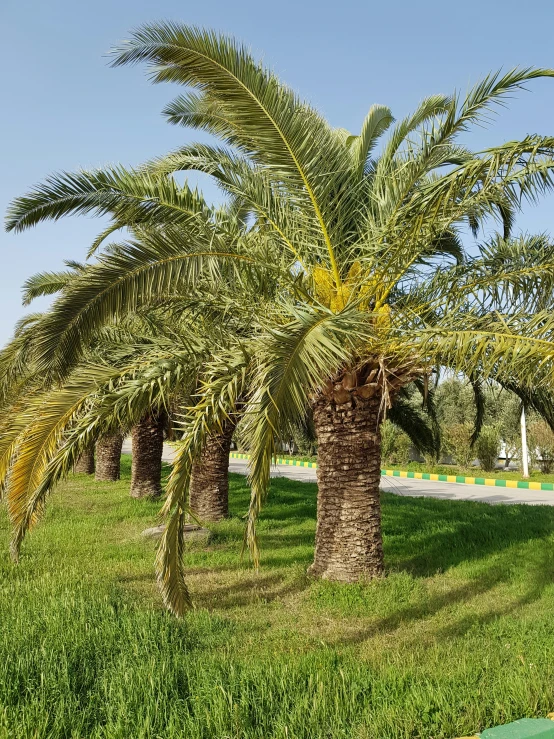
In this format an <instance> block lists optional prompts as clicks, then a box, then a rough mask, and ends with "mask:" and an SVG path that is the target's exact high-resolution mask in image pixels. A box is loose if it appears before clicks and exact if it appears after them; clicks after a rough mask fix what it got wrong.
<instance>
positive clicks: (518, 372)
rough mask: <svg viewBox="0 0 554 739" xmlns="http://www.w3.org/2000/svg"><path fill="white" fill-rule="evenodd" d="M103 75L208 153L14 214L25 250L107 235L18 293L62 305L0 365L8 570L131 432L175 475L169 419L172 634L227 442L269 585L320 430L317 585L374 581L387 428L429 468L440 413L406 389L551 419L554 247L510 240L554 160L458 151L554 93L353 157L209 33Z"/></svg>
mask: <svg viewBox="0 0 554 739" xmlns="http://www.w3.org/2000/svg"><path fill="white" fill-rule="evenodd" d="M113 60H114V65H122V64H133V63H145V64H146V65H147V66H148V69H149V74H150V76H151V78H152V79H153V81H154V82H173V83H177V84H180V85H183V86H184V88H185V91H184V93H183V94H182V95H180V96H178V97H177V98H176V99H175V100H174V101H173V102H171V103H170V104H169V105H168V106H167V107H166V109H165V111H164V114H165V115H166V117H167V119H168V121H169V122H171V123H173V124H176V125H183V126H185V127H187V128H188V129H193V130H200V131H203V132H208V133H209V134H211V136H212V137H213V138H214V139H215V141H216V143H213V144H205V143H202V144H201V143H198V144H187V145H185V146H183V147H182V148H180V149H179V150H177V151H175V152H172V153H170V154H169V155H165V156H162V157H160V158H159V159H156V160H154V161H149V162H147V163H145V164H143V165H141V166H140V167H138V168H134V169H126V168H123V167H112V168H106V169H102V170H94V171H79V172H77V173H61V174H58V175H54V176H51V177H49V178H48V179H47V180H45V181H44V182H43V183H42V184H40V185H39V186H37V187H36V188H34V189H33V190H32V191H30V192H29V193H28V194H27V195H25V196H23V197H20V198H17V199H16V200H15V201H14V202H13V203H12V205H11V207H10V210H9V213H8V217H7V227H8V229H10V230H13V231H21V230H23V229H25V228H29V227H31V226H34V225H36V224H38V223H40V222H41V221H44V220H47V219H54V220H55V219H58V218H60V217H62V216H65V215H69V214H91V213H92V214H96V215H101V216H106V215H108V216H109V217H110V222H109V225H108V227H107V228H105V229H104V230H103V231H102V233H101V234H100V235H99V237H98V238H97V239H96V240H95V242H94V244H93V245H92V246H91V250H90V255H89V256H90V257H94V259H93V261H90V262H89V263H88V264H87V265H86V266H83V265H80V266H78V267H77V268H74V269H70V270H69V273H66V274H65V275H41V276H38V277H37V278H35V282H34V283H32V284H31V285H30V286H28V288H27V290H28V297H29V298H32V297H33V296H34V295H35V294H45V293H46V292H50V293H51V294H52V293H57V297H56V298H55V300H54V302H53V304H52V307H51V308H50V309H49V310H48V311H47V312H46V313H44V314H41V315H36V316H34V317H31V318H30V319H29V320H27V321H26V322H24V323H23V324H22V325H21V326H19V327H18V329H17V331H16V335H15V338H14V340H13V341H12V342H11V344H10V345H9V346H8V347H7V348H6V349H5V350H4V352H3V354H2V357H1V358H0V359H1V362H0V364H1V367H0V371H1V375H0V379H1V383H0V384H1V392H2V398H1V400H2V403H3V406H4V417H3V421H2V425H3V428H2V438H1V440H0V477H1V479H2V480H3V482H4V488H5V494H6V499H7V504H8V509H9V511H10V517H11V520H12V524H13V527H14V550H17V549H18V548H19V546H20V544H21V541H22V539H23V537H24V535H25V532H26V531H27V530H28V529H29V528H30V527H31V526H32V525H33V524H34V523H35V522H36V520H38V517H39V516H40V513H41V511H42V509H43V507H44V503H45V500H46V497H47V495H48V493H49V492H50V490H51V489H52V487H53V486H54V485H55V483H56V482H57V481H58V480H59V479H60V478H62V477H63V476H64V475H66V474H67V473H68V472H69V471H70V470H71V469H73V467H74V465H75V463H76V462H77V460H78V459H79V458H80V456H81V455H82V454H83V452H85V451H86V450H87V449H90V448H91V446H92V444H93V443H95V442H97V441H98V440H99V439H100V438H105V437H107V436H113V435H116V434H118V433H120V431H121V429H130V428H133V429H134V431H133V442H134V443H135V441H136V444H137V445H138V444H139V443H140V442H139V438H140V437H141V435H142V434H150V436H149V437H148V438H149V440H150V441H151V442H152V446H153V447H156V454H157V455H159V449H161V446H160V445H161V440H162V437H161V435H159V434H158V436H156V433H157V432H156V431H155V429H159V428H161V419H162V417H163V420H164V423H166V422H167V418H170V419H171V420H172V423H173V425H174V427H175V428H174V434H175V435H176V436H177V437H178V438H179V442H178V454H177V458H176V460H175V463H174V465H173V469H172V472H171V475H170V479H169V482H168V486H167V491H166V497H165V500H164V504H163V513H164V514H165V516H166V518H167V526H166V529H165V533H164V536H163V538H162V540H161V543H160V547H159V550H158V554H157V565H156V566H157V574H158V579H159V582H160V585H161V588H162V593H163V597H164V600H165V602H166V604H167V606H168V607H169V608H170V609H171V610H172V611H173V612H174V613H176V614H181V613H183V611H184V610H185V609H186V608H187V606H188V605H189V604H190V595H189V592H188V589H187V586H186V582H185V578H184V573H183V561H182V560H183V550H184V543H183V527H184V522H185V520H186V519H187V517H188V516H189V515H190V513H191V511H192V513H193V514H196V515H197V516H199V517H200V518H204V519H208V520H209V519H212V520H213V519H217V518H219V517H221V516H225V515H226V514H227V511H228V507H227V506H228V503H227V474H226V473H227V464H228V451H229V445H230V440H231V436H232V434H233V430H234V427H235V425H236V424H237V423H240V426H241V435H242V437H243V438H245V439H247V443H248V446H249V449H250V473H249V483H250V487H251V501H250V506H249V510H248V514H247V525H246V533H245V538H246V543H247V545H248V546H249V549H250V552H251V555H252V558H253V560H254V562H255V563H257V562H258V557H259V552H258V544H257V539H256V520H257V517H258V515H259V512H260V510H261V507H262V505H263V501H264V499H265V497H266V495H267V493H268V487H269V472H270V464H271V460H272V458H273V457H274V456H275V454H276V453H277V452H278V451H279V448H280V443H281V441H282V440H283V439H288V438H290V436H291V429H293V427H294V426H295V425H296V424H298V423H300V422H302V420H303V419H304V418H305V416H306V413H307V412H309V413H310V414H311V416H312V417H313V423H314V428H315V433H316V436H317V441H318V502H317V530H316V540H315V553H314V561H313V564H312V565H311V567H310V572H311V574H312V575H313V576H317V577H323V578H328V579H333V580H340V581H346V582H353V581H357V580H360V579H364V578H370V577H375V576H379V575H381V574H382V573H383V570H384V561H383V548H382V534H381V522H380V499H379V479H380V466H381V465H380V434H379V427H380V423H381V421H382V420H383V418H384V417H385V416H386V414H387V413H388V412H389V411H391V409H392V412H394V409H395V408H396V411H397V416H398V415H399V416H400V417H403V418H404V420H405V424H406V427H408V428H410V429H411V431H412V436H413V437H414V438H416V439H418V440H419V442H420V445H422V446H425V444H427V445H428V446H432V445H433V443H434V441H433V438H434V437H433V433H434V432H433V424H432V413H431V414H430V413H427V414H425V413H423V412H421V413H420V412H417V411H416V410H414V408H413V405H410V406H409V408H408V405H409V404H408V403H407V402H406V397H407V394H408V388H412V387H416V388H417V389H418V390H419V391H420V392H421V394H422V396H423V398H424V399H427V401H428V404H429V403H430V393H429V390H428V387H429V378H430V377H431V375H432V374H433V373H434V372H436V371H438V370H439V369H440V368H441V367H449V368H451V369H453V370H455V371H457V372H460V373H463V374H465V375H466V376H467V377H469V378H471V380H472V383H473V385H474V387H475V388H476V389H478V388H479V385H480V383H482V382H484V381H487V380H489V379H493V380H494V381H496V382H499V383H501V384H503V385H505V386H506V387H511V388H512V389H515V390H517V392H519V393H520V394H521V395H522V396H525V397H526V398H527V399H528V401H529V402H536V404H537V406H540V405H541V402H542V400H544V398H545V397H549V393H550V389H551V386H552V360H553V358H554V343H553V342H552V329H553V328H554V317H553V315H552V311H551V305H550V300H549V298H547V297H546V296H550V295H551V294H552V289H551V288H552V279H553V277H554V247H553V246H552V245H551V244H550V242H549V240H548V239H527V238H517V239H515V238H512V237H511V232H512V229H513V225H514V220H515V216H516V215H517V213H518V211H519V209H520V208H521V206H522V203H524V202H525V201H526V200H531V201H533V200H535V199H536V198H538V197H539V196H541V195H542V194H544V193H545V192H547V191H549V190H550V188H551V186H552V182H553V180H552V173H553V171H554V138H553V137H549V136H540V135H530V136H527V137H525V138H524V139H522V140H519V141H511V142H507V143H503V144H500V145H498V146H495V147H491V148H488V149H486V150H483V151H473V150H471V149H469V148H467V146H464V145H462V144H461V143H460V141H459V139H460V135H462V134H464V133H465V132H466V131H468V130H469V129H470V128H471V127H472V126H474V125H478V124H480V123H481V122H483V120H484V119H486V118H487V116H488V115H489V114H490V111H491V109H493V108H494V107H495V106H498V105H503V104H504V102H505V100H506V98H507V97H509V96H510V95H511V94H513V92H514V90H517V89H519V88H521V87H522V86H523V85H525V84H526V83H527V82H529V81H530V80H532V79H534V78H538V77H552V76H554V71H552V70H547V69H515V70H512V71H510V72H507V73H506V74H501V73H498V74H492V75H489V76H488V77H486V78H485V79H484V80H482V81H481V82H480V83H479V84H478V85H476V86H475V87H474V88H473V89H472V90H470V92H469V93H468V94H467V95H466V96H463V97H462V96H459V95H457V94H454V95H434V96H431V97H429V98H427V99H425V100H424V101H423V102H422V103H421V104H420V105H419V107H418V108H417V110H415V111H414V113H413V114H411V115H409V116H408V117H406V118H404V119H402V120H400V121H398V122H396V123H395V121H394V119H393V116H392V114H391V111H390V110H389V109H388V108H386V107H385V106H381V105H374V106H373V107H371V108H370V110H369V112H368V115H367V116H366V118H365V120H364V122H363V124H362V128H361V131H360V133H359V134H357V135H354V134H351V133H350V132H349V131H346V130H345V129H337V128H334V127H332V126H331V125H330V124H329V123H328V122H327V121H326V120H325V119H324V118H323V117H322V116H321V115H320V114H319V113H318V112H317V111H316V110H315V109H313V108H312V107H311V106H309V105H308V104H307V103H305V102H304V101H303V100H301V99H300V98H299V97H298V96H297V95H296V94H295V93H294V92H292V91H291V90H290V89H289V88H288V87H287V86H286V85H284V84H283V83H282V82H281V81H280V80H279V79H278V78H277V77H276V76H275V75H274V74H273V73H272V72H270V71H269V70H268V69H267V68H266V67H264V66H263V65H262V64H260V63H258V62H256V61H255V60H254V59H253V58H252V57H251V55H250V54H249V53H248V52H247V51H246V50H245V48H244V47H242V46H241V45H240V44H238V43H237V42H236V41H234V40H233V39H231V38H227V37H225V36H221V35H218V34H216V33H214V32H211V31H204V30H199V29H196V28H191V27H188V26H183V25H178V24H169V23H167V24H155V25H150V26H145V27H143V28H141V29H139V30H138V31H136V32H134V33H133V34H132V36H131V39H130V40H129V41H128V42H126V43H125V44H124V45H123V46H122V47H121V48H120V49H118V50H116V51H115V52H114V56H113ZM188 171H195V172H203V173H205V174H207V175H209V176H210V177H211V178H212V179H213V180H214V182H216V183H217V185H218V186H219V187H220V189H221V191H222V192H223V194H224V195H225V203H226V204H225V205H224V206H222V207H220V208H213V207H210V206H208V205H207V203H206V202H205V201H204V199H203V197H202V195H201V194H200V193H199V192H198V191H196V190H193V189H191V188H190V187H189V186H188V185H187V184H186V183H185V184H183V185H181V184H179V182H178V180H177V179H176V178H175V177H174V175H175V174H176V173H179V172H188ZM491 221H492V222H494V223H496V224H497V227H498V229H499V235H498V237H496V238H494V239H492V240H491V241H490V242H489V243H487V244H486V245H485V246H482V247H481V248H479V249H475V250H470V251H468V250H467V249H466V248H465V246H464V243H463V240H462V234H463V232H464V230H467V229H468V228H469V230H470V231H471V232H473V233H474V234H477V232H478V231H479V229H480V228H481V227H482V226H483V225H484V224H485V223H486V224H489V225H490V222H491ZM121 233H122V236H121V238H120V239H119V240H117V241H115V242H110V243H107V242H108V239H111V238H114V234H121ZM50 278H52V279H50ZM33 285H34V286H33ZM543 406H544V403H543ZM403 407H404V413H402V412H399V409H400V410H401V409H402V408H403ZM145 419H146V420H145ZM148 424H150V426H149V429H150V431H148V430H147V426H148ZM156 445H157V446H156ZM135 456H137V457H139V455H135ZM139 462H140V459H137V461H136V465H137V471H136V475H137V479H138V476H140V471H139V470H138V463H139ZM133 484H134V483H133ZM146 492H148V493H149V494H151V493H153V494H156V493H157V492H158V490H154V489H148V490H146Z"/></svg>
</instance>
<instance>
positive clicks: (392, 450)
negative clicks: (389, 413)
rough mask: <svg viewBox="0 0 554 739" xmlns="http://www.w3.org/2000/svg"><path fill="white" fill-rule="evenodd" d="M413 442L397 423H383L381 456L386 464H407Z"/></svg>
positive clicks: (387, 421)
mask: <svg viewBox="0 0 554 739" xmlns="http://www.w3.org/2000/svg"><path fill="white" fill-rule="evenodd" d="M411 448H412V442H411V441H410V437H409V436H408V435H407V434H405V433H404V431H402V430H401V429H400V428H399V427H398V426H397V425H396V424H395V423H393V422H392V421H389V420H386V421H383V423H382V424H381V457H382V459H383V462H384V463H385V464H398V465H406V464H408V462H409V461H410V451H411Z"/></svg>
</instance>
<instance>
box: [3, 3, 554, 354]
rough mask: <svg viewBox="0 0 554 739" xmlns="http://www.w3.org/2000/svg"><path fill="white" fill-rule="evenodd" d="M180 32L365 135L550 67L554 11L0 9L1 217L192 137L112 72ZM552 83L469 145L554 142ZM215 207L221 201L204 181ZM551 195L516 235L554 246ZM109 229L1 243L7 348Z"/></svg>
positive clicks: (529, 7)
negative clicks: (374, 118) (203, 36)
mask: <svg viewBox="0 0 554 739" xmlns="http://www.w3.org/2000/svg"><path fill="white" fill-rule="evenodd" d="M168 19H170V20H174V21H181V22H183V23H187V24H191V25H199V26H205V27H210V28H213V29H215V30H218V31H221V32H224V33H226V34H232V35H234V36H236V37H238V38H240V39H241V40H242V41H243V42H244V43H245V44H246V45H247V46H248V47H249V48H250V49H251V50H252V52H253V53H254V55H255V56H256V57H257V58H260V59H261V60H263V61H264V63H265V64H267V65H268V66H270V67H271V68H272V69H273V70H274V71H275V72H277V74H278V75H279V76H280V77H281V79H283V80H284V81H285V82H287V83H288V84H289V85H290V86H291V87H292V88H294V89H295V90H296V91H297V92H298V93H299V94H300V95H301V96H302V97H304V98H306V99H307V100H309V101H310V102H311V103H312V104H313V105H315V106H316V107H317V108H318V109H319V110H320V111H321V112H322V113H323V114H324V115H325V116H326V117H327V118H328V119H329V121H330V122H331V123H332V124H333V125H335V126H340V127H343V128H347V129H348V130H350V131H351V132H353V133H357V132H358V131H359V128H360V125H361V123H362V120H363V118H364V116H365V114H366V113H367V110H368V109H369V107H370V106H371V105H372V104H373V103H382V104H385V105H388V106H389V107H390V108H391V109H392V111H393V114H394V116H395V117H396V118H397V119H398V118H400V117H402V116H404V115H406V114H407V113H409V112H410V111H411V110H412V109H413V108H415V107H416V106H417V104H418V102H419V101H420V100H421V99H422V98H423V97H426V96H427V95H430V94H434V93H451V92H453V91H455V90H458V91H460V92H462V93H463V92H465V91H466V90H467V89H468V88H469V87H470V86H471V85H472V84H474V83H475V82H477V81H478V80H479V79H480V78H482V77H483V76H484V75H485V74H487V73H488V72H489V71H491V70H497V69H499V68H504V69H508V68H512V67H514V66H544V67H548V66H551V67H554V50H553V46H552V27H553V22H554V3H553V2H552V0H527V2H525V3H521V2H520V0H518V2H515V1H514V0H465V1H464V2H457V3H453V2H445V0H421V1H420V2H414V1H413V0H397V1H396V2H391V1H389V2H388V3H384V2H373V1H370V0H365V1H363V0H340V2H329V1H328V0H279V2H272V3H268V2H264V0H257V1H255V0H234V2H229V0H203V1H201V0H196V2H194V3H190V2H189V3H187V2H177V0H157V2H155V3H153V2H146V1H145V0H94V2H84V1H83V0H48V2H45V0H0V34H1V44H0V80H1V82H0V93H1V97H0V100H1V102H0V134H1V135H0V148H1V162H2V168H3V172H2V175H3V176H2V177H0V210H1V211H2V214H4V213H5V211H6V208H7V206H8V204H9V202H10V200H11V199H12V198H14V197H16V196H18V195H21V194H23V193H24V192H25V191H26V190H28V189H29V188H30V187H31V186H33V185H34V184H36V183H38V182H40V181H41V180H43V179H44V178H45V177H46V176H47V175H48V174H50V173H53V172H56V171H60V170H68V171H72V170H76V169H78V168H81V167H84V168H90V167H96V166H102V165H106V164H115V163H122V164H127V165H133V164H138V163H140V162H142V161H143V160H145V159H148V158H150V157H152V156H154V155H159V154H163V153H165V152H167V151H170V150H172V149H174V148H176V147H177V146H180V145H183V144H184V143H187V142H190V141H195V140H198V134H195V133H194V132H190V131H187V130H185V129H183V128H177V127H172V126H170V125H169V124H167V123H166V122H165V121H164V119H163V117H162V116H161V110H162V108H163V107H164V105H165V104H166V103H167V102H168V101H169V100H171V99H172V98H173V97H174V96H175V93H176V88H173V89H172V88H171V87H169V86H167V85H157V86H153V85H152V84H150V83H149V82H148V80H147V78H146V75H145V70H144V67H140V66H138V67H123V68H118V69H112V68H110V67H109V50H110V49H111V48H113V47H114V46H116V45H117V44H118V43H119V42H121V41H122V40H124V39H125V38H127V37H128V34H129V31H130V30H132V29H134V28H136V27H137V26H140V25H141V24H143V23H148V22H153V21H158V20H168ZM553 129H554V80H538V81H534V82H532V83H530V84H529V91H528V92H521V93H519V94H518V95H517V97H515V98H514V99H513V100H510V101H509V106H508V108H507V109H503V110H501V111H500V113H499V115H497V116H495V117H494V119H493V120H492V121H491V124H490V125H489V126H488V127H487V128H479V129H476V130H474V131H473V132H472V133H471V134H470V135H468V138H467V139H466V141H467V143H468V144H469V145H470V146H472V147H473V148H476V149H479V148H482V147H486V146H489V145H493V144H497V143H501V142H503V141H507V140H511V139H514V138H521V137H523V136H525V135H526V134H529V133H541V134H546V135H552V134H554V130H553ZM203 186H204V187H205V188H206V190H205V192H206V195H207V197H208V199H210V200H211V199H213V198H215V197H217V193H216V191H215V190H214V188H213V187H212V186H211V185H210V184H209V183H203ZM553 209H554V196H550V197H549V198H548V199H546V200H544V201H543V202H542V203H541V204H539V205H538V206H535V207H526V208H525V210H524V212H523V213H522V214H521V216H520V217H519V219H518V222H517V228H518V229H519V230H522V231H527V232H543V231H547V232H552V233H553V234H554V217H553V216H552V213H553ZM102 224H103V222H102V221H101V220H100V219H98V218H93V217H90V218H85V217H82V216H79V217H73V218H65V219H62V220H60V221H58V222H55V223H44V224H40V225H39V226H37V227H35V228H33V229H32V230H30V231H26V232H23V233H20V234H11V233H10V234H7V233H5V232H4V231H3V230H2V231H1V232H0V250H1V254H2V261H1V264H2V269H1V272H0V281H1V282H0V345H2V344H4V343H5V342H6V341H7V340H8V339H9V338H10V336H11V334H12V331H13V327H14V324H15V322H16V321H17V320H18V319H19V318H21V317H22V316H23V315H25V314H26V313H28V312H29V311H30V310H33V311H34V310H41V309H43V308H44V307H45V305H46V304H47V301H46V300H37V301H35V303H33V305H32V306H31V307H30V308H25V307H23V306H22V305H21V286H22V284H23V282H24V281H25V279H26V278H27V277H28V276H30V275H32V274H34V273H36V272H40V271H45V270H56V269H59V268H62V267H63V260H64V259H74V260H75V259H76V260H83V259H84V258H85V254H86V251H87V248H88V246H89V245H90V243H91V241H92V240H93V238H94V236H95V235H96V234H97V233H98V232H99V231H100V230H101V228H102Z"/></svg>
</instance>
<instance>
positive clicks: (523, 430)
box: [521, 406, 529, 477]
mask: <svg viewBox="0 0 554 739" xmlns="http://www.w3.org/2000/svg"><path fill="white" fill-rule="evenodd" d="M521 464H522V467H523V477H529V454H528V452H527V426H526V425H525V406H522V407H521Z"/></svg>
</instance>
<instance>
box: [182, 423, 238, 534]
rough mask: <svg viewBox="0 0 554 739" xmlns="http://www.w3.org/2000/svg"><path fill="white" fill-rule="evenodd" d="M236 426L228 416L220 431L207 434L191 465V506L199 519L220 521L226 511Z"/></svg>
mask: <svg viewBox="0 0 554 739" xmlns="http://www.w3.org/2000/svg"><path fill="white" fill-rule="evenodd" d="M235 426H236V423H235V422H234V421H231V420H228V421H226V422H225V424H224V425H223V429H222V433H219V434H212V435H210V436H209V437H208V439H207V441H206V445H205V447H204V450H203V452H202V455H201V457H200V460H199V461H198V462H195V463H194V465H193V467H192V478H191V483H190V508H191V511H192V512H193V513H194V514H195V516H196V517H197V518H198V519H199V520H200V521H212V522H213V521H221V520H222V519H223V518H226V517H227V516H228V515H229V452H230V450H231V439H232V437H233V432H234V430H235Z"/></svg>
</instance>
